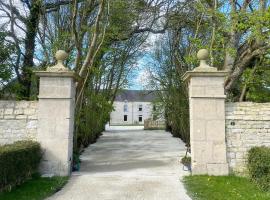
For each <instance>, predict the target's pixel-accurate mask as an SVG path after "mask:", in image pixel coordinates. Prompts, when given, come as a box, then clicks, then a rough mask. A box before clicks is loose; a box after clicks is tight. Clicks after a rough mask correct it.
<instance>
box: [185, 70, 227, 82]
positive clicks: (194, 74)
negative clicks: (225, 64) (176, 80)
mask: <svg viewBox="0 0 270 200" xmlns="http://www.w3.org/2000/svg"><path fill="white" fill-rule="evenodd" d="M228 74H229V72H228V71H195V70H193V71H187V72H186V73H185V74H184V75H183V76H182V79H183V80H184V81H188V80H189V79H190V78H191V77H226V76H227V75H228Z"/></svg>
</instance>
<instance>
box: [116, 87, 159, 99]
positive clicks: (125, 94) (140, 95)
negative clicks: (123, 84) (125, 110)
mask: <svg viewBox="0 0 270 200" xmlns="http://www.w3.org/2000/svg"><path fill="white" fill-rule="evenodd" d="M156 98H157V95H156V92H155V91H151V90H121V91H119V92H118V94H117V95H116V98H115V101H123V102H124V101H129V102H132V101H133V102H134V101H135V102H152V101H154V100H155V99H156Z"/></svg>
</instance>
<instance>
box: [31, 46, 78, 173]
mask: <svg viewBox="0 0 270 200" xmlns="http://www.w3.org/2000/svg"><path fill="white" fill-rule="evenodd" d="M55 57H56V60H57V64H56V65H55V66H53V67H48V68H47V70H46V71H38V72H36V75H37V76H39V77H40V84H39V96H38V98H39V102H38V135H37V140H38V142H40V144H41V147H42V149H43V152H44V155H43V158H42V162H41V166H40V172H41V173H42V174H43V175H44V174H45V175H57V176H68V175H70V172H71V165H72V153H73V125H74V108H75V77H76V75H75V73H74V72H73V71H70V70H69V69H68V68H66V67H65V66H64V65H63V61H64V60H65V59H66V58H67V53H66V52H64V51H62V50H59V51H57V53H56V54H55Z"/></svg>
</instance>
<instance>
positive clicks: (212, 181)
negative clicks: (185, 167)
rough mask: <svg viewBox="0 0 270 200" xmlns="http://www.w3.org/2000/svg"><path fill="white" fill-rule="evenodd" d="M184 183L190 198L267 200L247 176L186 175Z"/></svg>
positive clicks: (269, 196)
mask: <svg viewBox="0 0 270 200" xmlns="http://www.w3.org/2000/svg"><path fill="white" fill-rule="evenodd" d="M184 184H185V187H186V189H187V190H188V194H189V196H190V197H191V198H192V200H269V199H270V192H268V193H267V192H262V191H260V190H259V189H258V188H257V186H256V185H254V184H253V183H251V182H250V181H249V180H248V179H247V178H243V177H236V176H186V177H184Z"/></svg>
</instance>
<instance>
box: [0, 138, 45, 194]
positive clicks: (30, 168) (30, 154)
mask: <svg viewBox="0 0 270 200" xmlns="http://www.w3.org/2000/svg"><path fill="white" fill-rule="evenodd" d="M40 160H41V148H40V145H39V143H37V142H33V141H18V142H15V143H13V144H8V145H4V146H0V191H2V190H6V189H11V188H12V187H13V186H15V185H19V184H21V183H22V182H24V181H25V180H26V179H28V178H30V177H31V176H32V174H33V173H35V172H37V169H38V165H39V162H40Z"/></svg>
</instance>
